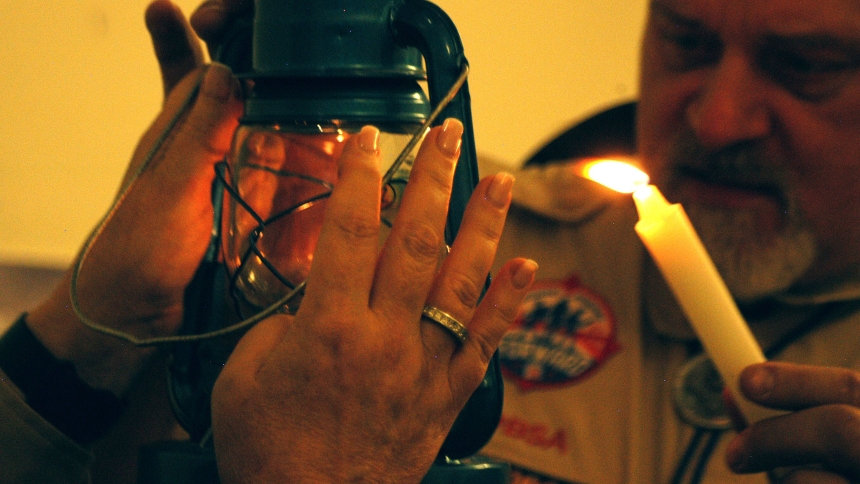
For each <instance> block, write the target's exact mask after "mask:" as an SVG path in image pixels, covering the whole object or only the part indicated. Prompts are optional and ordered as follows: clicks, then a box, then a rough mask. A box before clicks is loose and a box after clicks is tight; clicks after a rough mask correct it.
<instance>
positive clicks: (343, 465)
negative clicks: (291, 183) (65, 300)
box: [212, 120, 536, 483]
mask: <svg viewBox="0 0 860 484" xmlns="http://www.w3.org/2000/svg"><path fill="white" fill-rule="evenodd" d="M377 133H378V132H377V131H376V129H375V128H370V127H366V128H364V129H363V130H362V132H361V133H360V134H359V135H357V136H354V137H353V138H352V139H350V140H349V141H348V142H347V146H346V148H345V150H344V154H343V156H342V157H341V160H340V178H339V179H340V181H339V183H338V185H337V186H336V187H335V189H334V192H333V193H332V196H331V199H330V201H329V204H328V207H327V212H326V216H325V220H324V223H323V230H322V233H321V236H320V239H319V242H318V244H317V248H316V251H315V256H314V260H313V265H312V267H311V272H310V276H309V278H308V285H307V292H306V295H305V297H304V299H303V301H302V305H301V307H300V309H299V311H298V313H297V314H296V316H295V317H294V318H292V317H289V316H277V317H273V318H270V319H268V320H266V321H264V322H262V323H260V324H259V325H258V326H256V327H255V328H253V329H252V330H251V331H250V332H249V333H248V334H247V335H246V336H245V337H244V338H243V339H242V340H241V341H240V343H239V345H238V346H237V347H236V349H235V350H234V352H233V354H232V356H231V357H230V360H229V361H228V362H227V364H226V366H225V367H224V370H223V371H222V373H221V376H220V377H219V379H218V381H217V383H216V385H215V389H214V391H213V406H212V414H213V432H214V433H213V435H214V440H215V450H216V453H217V455H218V464H219V471H220V476H221V479H222V481H223V482H225V483H238V482H242V483H256V482H260V483H264V482H396V483H405V482H418V481H419V480H420V479H421V478H422V477H423V475H424V474H425V473H426V472H427V470H428V469H429V467H430V465H431V463H432V461H433V459H434V457H435V456H436V454H437V452H438V450H439V448H440V446H441V445H442V442H443V440H444V438H445V436H446V435H447V433H448V430H449V429H450V427H451V425H452V424H453V422H454V419H455V418H456V416H457V414H458V413H459V411H460V410H461V409H462V407H463V406H464V405H465V403H466V401H467V400H468V398H469V396H470V395H471V394H472V392H473V391H474V390H475V388H477V386H478V384H479V383H480V381H481V380H482V378H483V376H484V373H485V371H486V369H487V365H488V362H489V361H490V358H491V356H492V354H493V352H494V350H495V349H496V347H497V346H498V344H499V342H500V341H501V338H502V335H503V334H504V332H505V331H506V329H507V327H508V325H509V323H510V322H511V321H512V320H513V319H514V317H515V315H516V313H517V308H518V306H519V303H520V302H521V300H522V298H523V297H524V295H525V293H526V291H527V289H528V287H529V286H530V284H531V281H532V280H533V277H534V273H535V270H536V265H535V264H534V262H531V261H526V260H522V259H518V260H513V261H511V262H509V263H508V264H507V265H505V266H504V268H503V269H502V270H501V271H500V273H499V274H498V275H497V277H495V279H494V281H493V284H492V285H491V287H490V289H489V290H488V292H487V294H486V296H485V297H484V299H483V300H482V301H481V302H480V304H479V303H478V300H479V297H480V294H481V290H482V288H483V286H484V282H485V280H486V277H487V273H488V271H489V270H490V267H491V265H492V261H493V257H494V254H495V251H496V247H497V243H498V239H499V236H500V235H501V231H502V227H503V225H504V217H505V214H506V212H507V208H508V205H509V203H510V188H511V183H512V181H513V180H512V178H511V177H510V176H509V175H505V174H499V175H496V176H494V177H491V178H488V179H485V180H483V181H482V182H481V183H480V184H479V185H478V187H477V189H476V190H475V192H474V194H473V196H472V198H471V200H470V202H469V205H468V208H467V212H466V215H465V218H464V220H463V223H462V226H461V228H460V232H459V235H458V237H457V240H456V242H455V243H454V245H453V247H452V250H451V252H450V254H449V255H448V257H447V258H446V259H445V261H444V263H443V265H442V268H441V270H440V269H437V264H438V254H439V250H440V248H442V247H443V244H444V227H445V217H446V212H447V204H448V200H449V196H450V192H451V187H452V177H453V173H454V166H455V164H456V160H457V157H458V155H459V137H460V134H461V133H462V125H461V124H460V123H459V122H458V121H455V120H449V121H448V122H447V123H446V125H445V128H444V129H440V128H436V129H434V130H432V131H431V132H430V133H429V134H428V135H427V137H426V139H425V141H424V144H423V145H422V148H421V150H420V153H419V155H418V158H417V160H416V162H415V166H414V169H413V171H412V175H411V178H410V181H409V184H408V185H407V190H406V193H405V195H404V199H403V204H402V205H401V207H400V211H399V213H398V215H397V220H396V221H395V224H394V227H393V229H392V232H391V234H390V235H389V237H388V239H387V240H386V243H385V245H384V247H383V249H382V251H381V252H380V251H379V249H378V233H379V228H380V222H379V210H380V208H379V204H380V196H379V194H380V187H381V184H380V183H381V182H380V180H381V175H380V173H379V168H378V165H377V163H378V158H379V154H378V152H377V150H376V148H375V146H376V145H375V143H376V142H375V139H376V135H377ZM425 304H429V305H433V306H436V307H438V308H440V309H442V310H444V311H446V312H448V313H450V314H451V315H453V316H454V317H455V318H457V319H458V320H459V321H461V322H463V324H465V325H466V326H467V327H468V330H469V336H468V339H467V340H466V342H465V343H464V344H462V345H460V344H459V343H458V341H457V340H456V339H455V338H454V337H453V336H452V335H451V334H450V333H448V332H447V331H446V330H445V329H443V328H442V327H440V326H439V325H437V324H436V323H434V322H430V321H428V320H426V319H422V318H421V310H422V308H423V307H424V305H425Z"/></svg>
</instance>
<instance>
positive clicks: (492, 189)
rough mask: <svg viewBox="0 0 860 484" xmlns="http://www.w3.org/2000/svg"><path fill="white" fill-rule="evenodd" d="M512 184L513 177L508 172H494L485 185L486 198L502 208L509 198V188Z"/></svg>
mask: <svg viewBox="0 0 860 484" xmlns="http://www.w3.org/2000/svg"><path fill="white" fill-rule="evenodd" d="M513 186H514V177H513V175H511V174H509V173H504V172H502V173H496V174H495V175H493V179H492V180H491V181H490V186H489V187H487V200H489V201H490V202H492V203H493V205H495V206H497V207H499V208H504V207H505V206H507V204H508V203H509V202H510V200H511V188H512V187H513Z"/></svg>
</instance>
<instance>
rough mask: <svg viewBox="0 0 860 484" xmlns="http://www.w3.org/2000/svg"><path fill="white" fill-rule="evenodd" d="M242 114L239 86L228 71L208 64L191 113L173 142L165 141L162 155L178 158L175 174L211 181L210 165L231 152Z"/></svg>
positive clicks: (157, 159)
mask: <svg viewBox="0 0 860 484" xmlns="http://www.w3.org/2000/svg"><path fill="white" fill-rule="evenodd" d="M169 102H172V100H170V101H169ZM241 113H242V101H241V96H240V94H239V83H238V81H237V80H236V79H235V78H234V77H233V74H232V72H231V71H230V68H229V67H227V66H225V65H223V64H217V63H213V64H211V65H209V66H208V67H207V68H206V71H205V73H204V74H203V79H202V81H201V82H200V90H199V93H198V94H197V99H196V100H195V102H194V104H193V106H192V107H191V110H190V112H189V113H188V114H187V117H186V118H185V119H183V120H181V121H180V123H179V125H178V126H177V127H176V128H175V135H174V136H173V137H172V139H171V138H168V140H167V142H166V143H165V145H164V146H163V147H162V150H163V151H164V152H168V151H169V152H170V153H171V154H174V155H176V156H178V157H179V158H180V159H179V160H177V161H178V163H177V168H178V170H176V171H177V173H180V174H184V175H185V176H193V177H196V176H197V175H209V176H208V177H209V178H211V174H212V168H211V167H212V165H214V164H215V163H216V162H218V161H220V160H221V159H222V158H223V157H224V155H226V154H227V152H228V151H229V149H230V143H231V140H232V137H233V132H234V131H235V130H236V126H237V125H238V122H239V116H240V115H241ZM163 158H167V156H160V157H156V158H155V159H154V160H153V161H154V162H156V163H157V162H158V161H159V160H160V159H163ZM200 170H203V173H200ZM204 178H205V177H204Z"/></svg>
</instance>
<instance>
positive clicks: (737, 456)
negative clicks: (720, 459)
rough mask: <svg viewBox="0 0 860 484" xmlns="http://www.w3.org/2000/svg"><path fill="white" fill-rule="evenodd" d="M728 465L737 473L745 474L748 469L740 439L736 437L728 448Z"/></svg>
mask: <svg viewBox="0 0 860 484" xmlns="http://www.w3.org/2000/svg"><path fill="white" fill-rule="evenodd" d="M726 465H728V466H729V469H731V470H733V471H735V472H743V471H744V469H745V468H746V465H747V458H746V455H745V454H744V453H743V446H742V445H741V438H740V437H735V438H734V439H732V440H731V441H729V444H728V445H727V446H726Z"/></svg>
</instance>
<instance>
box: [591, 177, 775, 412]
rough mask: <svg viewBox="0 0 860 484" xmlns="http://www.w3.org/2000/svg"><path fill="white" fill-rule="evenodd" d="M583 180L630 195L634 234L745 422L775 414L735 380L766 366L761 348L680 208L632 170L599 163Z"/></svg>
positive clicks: (646, 179) (646, 178)
mask: <svg viewBox="0 0 860 484" xmlns="http://www.w3.org/2000/svg"><path fill="white" fill-rule="evenodd" d="M582 173H583V176H585V177H586V178H589V179H591V180H594V181H596V182H598V183H601V184H603V185H606V186H608V187H609V188H612V189H614V190H617V191H620V192H625V193H633V200H634V201H635V203H636V210H637V211H638V213H639V222H637V223H636V227H635V229H636V233H637V234H638V235H639V238H640V239H642V242H643V243H644V244H645V246H646V247H647V248H648V251H649V252H650V253H651V257H652V258H653V259H654V262H655V263H656V264H657V267H658V268H659V269H660V272H661V273H662V274H663V277H664V278H665V280H666V282H667V283H668V285H669V287H670V288H671V290H672V292H673V293H674V295H675V298H676V299H677V301H678V304H680V306H681V308H682V309H683V310H684V313H685V314H686V316H687V319H688V320H689V321H690V324H691V325H692V326H693V329H694V330H695V331H696V334H697V335H698V336H699V340H700V341H701V342H702V345H703V346H704V348H705V351H707V353H708V355H709V356H710V357H711V360H712V361H713V362H714V366H716V368H717V371H719V373H720V376H721V377H722V379H723V382H724V383H725V384H726V385H727V387H728V388H729V391H730V392H731V394H732V397H733V398H734V401H735V403H736V405H737V406H738V409H739V410H740V412H741V413H742V414H743V416H744V418H745V419H746V421H747V423H753V422H756V421H758V420H761V419H764V418H767V417H772V416H774V415H777V414H778V413H777V412H776V411H774V410H771V409H767V408H764V407H761V406H759V405H756V404H754V403H752V402H750V401H748V400H747V399H745V398H743V397H742V394H741V392H740V388H739V386H738V384H739V376H740V373H741V371H742V370H743V369H744V368H745V367H746V366H748V365H751V364H753V363H761V362H763V361H765V357H764V353H763V352H762V350H761V347H760V346H759V345H758V343H757V342H756V340H755V337H754V336H753V335H752V332H751V331H750V329H749V326H747V324H746V321H744V319H743V316H741V313H740V311H739V310H738V307H737V305H736V304H735V302H734V300H733V299H732V296H731V294H730V293H729V290H728V288H727V287H726V285H725V283H724V282H723V279H722V278H721V277H720V275H719V273H718V272H717V269H716V267H715V266H714V263H713V261H712V260H711V258H710V256H708V253H707V251H706V250H705V247H704V246H703V245H702V242H701V240H700V239H699V236H698V234H697V233H696V231H695V230H694V229H693V226H692V224H691V223H690V220H689V219H688V218H687V214H686V213H685V212H684V208H683V207H682V206H681V205H680V204H669V203H668V202H667V201H666V199H665V198H664V197H663V194H662V193H660V191H659V190H658V189H657V187H655V186H654V185H649V184H648V183H649V181H648V176H647V175H646V174H645V173H643V172H641V171H640V170H639V169H637V168H635V167H633V166H632V165H629V164H626V163H622V162H618V161H609V160H601V161H597V162H590V163H588V164H587V165H585V166H584V167H583V169H582Z"/></svg>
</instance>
